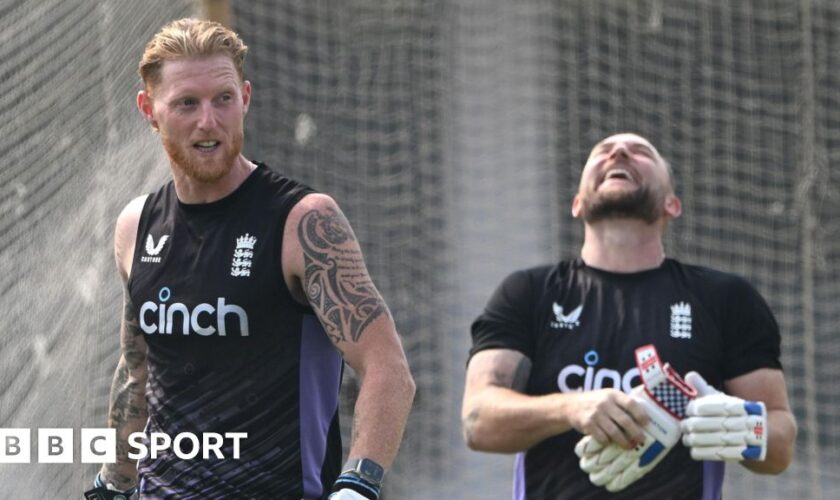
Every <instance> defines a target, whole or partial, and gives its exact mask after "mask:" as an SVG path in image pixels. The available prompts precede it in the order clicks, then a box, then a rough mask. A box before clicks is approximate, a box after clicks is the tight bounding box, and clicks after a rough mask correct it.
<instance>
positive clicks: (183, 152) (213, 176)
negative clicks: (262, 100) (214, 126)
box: [161, 129, 245, 184]
mask: <svg viewBox="0 0 840 500" xmlns="http://www.w3.org/2000/svg"><path fill="white" fill-rule="evenodd" d="M244 138H245V136H244V133H243V131H242V129H240V130H238V131H237V132H235V133H234V134H233V135H232V136H231V143H230V147H229V148H228V149H227V150H226V152H225V154H224V155H223V156H222V157H221V158H201V157H200V156H198V155H199V154H200V153H195V154H191V153H192V152H191V151H187V149H186V148H184V147H182V146H181V145H179V144H176V143H174V142H172V141H170V140H169V138H168V137H166V136H162V137H161V140H162V141H163V148H164V149H165V150H166V154H167V155H168V156H169V159H170V161H171V162H172V163H173V164H174V165H175V167H176V168H178V169H179V170H181V171H182V172H183V173H184V174H186V175H187V176H188V177H190V178H191V179H194V180H196V181H198V182H201V183H204V184H210V183H213V182H216V181H218V180H219V179H221V178H223V177H224V176H226V175H227V174H228V173H229V172H230V171H231V169H233V164H234V162H235V161H236V158H237V157H239V153H241V152H242V143H243V142H244Z"/></svg>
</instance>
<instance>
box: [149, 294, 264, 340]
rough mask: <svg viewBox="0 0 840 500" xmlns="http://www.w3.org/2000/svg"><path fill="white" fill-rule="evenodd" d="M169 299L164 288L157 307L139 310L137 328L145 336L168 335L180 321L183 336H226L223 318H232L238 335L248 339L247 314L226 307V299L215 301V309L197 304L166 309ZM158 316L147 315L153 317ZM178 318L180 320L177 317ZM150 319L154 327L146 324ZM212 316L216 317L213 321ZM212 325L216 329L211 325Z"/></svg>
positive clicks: (235, 308)
mask: <svg viewBox="0 0 840 500" xmlns="http://www.w3.org/2000/svg"><path fill="white" fill-rule="evenodd" d="M171 297H172V291H171V290H169V288H167V287H163V288H161V289H160V292H159V293H158V299H160V302H161V303H160V304H155V303H154V302H151V301H149V302H144V303H143V305H142V306H140V328H142V329H143V331H144V332H146V333H147V334H149V335H151V334H154V333H163V334H171V333H172V330H173V326H174V325H175V324H176V323H175V321H176V320H178V319H180V321H181V332H182V334H183V335H189V334H190V333H192V332H195V333H197V334H199V335H203V336H205V337H206V336H209V335H213V334H214V333H216V332H219V336H220V337H224V336H225V335H227V327H226V325H225V316H227V315H229V314H235V315H236V316H237V317H238V319H239V331H240V332H241V335H242V336H243V337H247V336H248V314H247V313H246V312H245V309H242V308H241V307H239V306H237V305H234V304H225V298H224V297H219V299H218V300H217V301H216V307H213V306H212V305H210V304H198V305H197V306H195V308H194V309H193V310H192V311H190V309H189V308H188V307H187V306H186V305H184V304H182V303H180V302H175V303H173V304H169V305H167V304H166V302H167V301H168V300H169V299H170V298H171ZM155 312H157V315H150V314H149V313H155ZM176 315H179V317H176ZM149 316H151V320H152V321H157V322H156V323H149V322H148V321H147V318H148V317H149ZM202 316H208V317H209V321H208V319H203V318H202ZM214 316H215V317H214ZM214 322H215V326H213V325H214Z"/></svg>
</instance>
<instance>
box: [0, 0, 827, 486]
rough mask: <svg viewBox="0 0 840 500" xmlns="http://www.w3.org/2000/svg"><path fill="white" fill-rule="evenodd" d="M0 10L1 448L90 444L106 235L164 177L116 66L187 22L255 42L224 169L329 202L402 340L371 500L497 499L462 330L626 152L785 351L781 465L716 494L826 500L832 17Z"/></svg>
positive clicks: (340, 1) (212, 5)
mask: <svg viewBox="0 0 840 500" xmlns="http://www.w3.org/2000/svg"><path fill="white" fill-rule="evenodd" d="M214 9H215V10H214ZM0 13H2V15H0V33H3V39H4V43H3V44H0V61H2V63H0V74H2V75H3V76H2V78H0V90H2V91H0V109H2V110H3V111H4V113H3V117H4V119H3V120H2V121H0V153H2V158H3V163H2V166H0V311H2V313H3V314H2V315H0V427H4V428H7V427H28V428H33V429H35V428H38V427H85V426H86V427H90V426H94V425H102V424H104V422H105V412H106V403H107V398H108V390H109V385H110V379H111V375H112V373H113V366H114V364H115V363H116V352H117V322H118V319H119V314H120V313H119V304H120V301H121V297H120V294H121V291H120V288H119V281H118V278H117V275H116V272H115V271H114V266H113V259H112V250H111V238H112V230H113V229H112V226H113V222H114V219H115V218H116V216H117V214H118V213H119V210H120V209H121V207H122V206H123V205H124V204H125V203H126V202H127V201H128V200H129V199H131V198H132V197H133V196H135V195H137V194H139V193H142V192H148V191H151V190H152V189H154V188H155V187H156V186H157V185H159V184H160V183H161V182H162V181H163V180H164V179H166V176H167V165H166V162H165V159H164V158H163V157H162V154H161V151H160V148H159V145H158V144H157V138H156V137H155V136H154V135H152V134H151V133H150V132H149V130H148V128H147V126H146V125H145V124H143V123H142V121H141V120H140V119H139V117H138V116H137V114H136V112H135V110H134V95H135V93H136V91H137V90H138V89H139V83H138V79H137V77H136V74H135V69H136V64H137V60H138V58H139V56H140V53H141V51H142V46H143V44H144V43H145V41H146V40H148V39H149V37H150V36H151V35H152V34H153V33H154V32H155V31H156V30H157V29H158V28H159V27H160V26H161V25H163V24H164V23H165V22H166V21H168V20H171V19H176V18H178V17H181V16H184V15H189V14H199V13H200V14H202V15H206V16H209V17H211V18H214V19H219V20H221V21H222V22H224V23H225V24H228V25H230V26H232V27H233V28H234V29H236V30H237V31H239V32H240V33H241V34H242V36H243V37H244V39H245V41H246V42H247V43H248V45H249V46H250V47H251V51H250V54H249V56H248V60H247V66H246V72H247V77H248V78H249V79H250V80H251V81H252V82H253V83H254V101H253V103H252V107H251V110H250V112H249V116H248V118H247V132H246V136H247V140H246V154H247V156H248V157H249V158H252V159H255V160H261V161H264V162H266V163H268V164H270V165H271V166H273V167H274V168H276V169H278V170H280V171H282V172H284V173H286V174H289V175H290V176H292V177H295V178H298V179H301V180H304V181H305V182H307V183H309V184H311V185H312V186H313V187H315V188H317V189H319V190H321V191H324V192H327V193H330V194H332V195H333V196H334V197H335V198H336V199H337V200H338V202H339V203H340V204H341V206H342V207H343V208H344V209H345V211H346V213H347V215H348V217H349V218H350V220H351V221H352V223H353V225H354V227H355V229H356V233H357V236H358V237H359V239H360V241H361V243H362V248H363V249H364V251H365V253H366V256H367V261H368V264H369V267H370V270H371V273H372V275H373V277H374V279H375V281H376V282H377V284H378V285H379V288H380V290H381V291H382V293H383V295H384V296H385V298H386V300H387V302H388V303H389V305H390V307H391V310H392V313H393V314H394V316H395V319H396V321H397V325H398V329H399V331H400V333H401V334H402V336H403V338H404V342H405V347H406V350H407V353H408V356H409V361H410V363H411V365H412V369H413V372H414V375H415V378H416V381H417V383H418V396H417V401H416V404H415V411H414V413H413V414H412V417H411V420H410V422H409V427H408V430H407V432H406V438H405V441H404V444H403V446H402V450H401V454H400V456H399V457H398V460H397V463H396V464H395V467H394V470H393V471H392V472H391V473H390V474H389V477H388V479H387V481H386V490H385V497H386V498H392V499H413V498H447V499H470V500H471V499H477V498H481V499H485V498H487V499H496V498H498V499H503V498H509V494H510V484H511V474H512V472H511V460H510V458H509V457H503V456H491V455H480V454H476V453H472V452H469V451H467V450H466V449H465V447H464V445H463V444H462V441H461V438H460V430H459V427H458V426H459V411H460V396H461V390H462V385H463V376H464V363H465V360H466V352H467V348H468V327H469V323H470V321H471V320H472V319H473V317H474V316H475V315H476V314H477V313H478V312H479V310H480V308H481V307H482V306H483V303H484V302H485V300H486V299H487V297H488V295H489V294H490V293H491V291H492V288H493V286H495V284H497V283H498V282H499V280H500V279H501V278H502V277H503V276H504V275H505V274H506V273H508V272H510V271H511V270H513V269H515V268H517V267H523V266H527V265H530V264H534V265H536V264H540V263H545V262H550V261H553V260H556V259H557V258H560V257H569V256H574V255H575V254H576V253H577V251H578V247H579V244H580V241H581V239H580V236H581V231H580V228H579V224H578V223H576V222H575V221H572V220H571V219H570V217H569V216H568V206H569V203H570V202H571V198H572V195H573V194H574V192H575V190H576V187H577V182H578V174H579V170H580V167H581V166H582V164H583V162H584V160H585V158H586V155H587V154H588V150H589V148H590V147H591V146H592V145H593V144H594V143H595V142H596V141H597V140H599V139H601V138H603V137H604V136H606V135H608V134H610V133H613V132H617V131H623V130H633V131H637V132H639V133H642V134H643V135H646V136H648V137H650V138H651V140H652V141H653V142H654V143H655V144H656V145H657V146H658V147H659V148H660V150H661V152H662V153H663V154H664V155H665V156H666V157H667V158H668V159H669V160H670V162H671V163H672V165H673V167H674V170H675V174H676V180H677V191H678V194H679V195H680V196H681V198H682V200H683V205H684V212H685V213H684V216H683V217H682V218H681V219H679V220H677V221H675V222H674V223H673V224H672V225H671V228H670V235H669V237H668V240H667V252H668V253H669V254H670V255H673V256H676V257H678V258H680V259H682V260H684V261H688V262H695V263H699V264H704V265H709V266H712V267H718V268H721V269H724V270H728V271H733V272H736V273H739V274H742V275H744V276H746V277H747V278H748V279H749V280H750V281H751V282H752V283H754V284H755V285H756V286H757V288H758V289H759V290H760V291H761V292H762V294H763V295H764V296H765V297H767V299H768V301H769V302H770V305H771V307H772V309H773V310H774V312H775V313H776V315H777V317H778V320H779V322H780V326H781V329H782V332H783V352H784V356H783V363H784V365H785V370H786V375H787V377H788V382H789V388H788V389H789V393H790V396H791V404H792V405H793V408H794V412H795V414H796V416H797V418H798V420H799V424H800V434H799V439H798V443H797V454H796V458H795V461H794V464H793V465H792V466H791V468H790V470H789V471H788V472H786V473H785V474H784V475H783V476H781V477H778V478H774V477H757V476H753V475H751V474H749V473H746V472H744V471H742V470H741V469H740V468H739V467H737V466H730V467H729V468H728V476H727V477H728V479H727V481H728V482H727V486H726V488H727V489H726V491H725V493H726V496H727V498H767V499H788V498H799V499H818V498H835V497H838V496H840V472H838V471H840V451H838V450H840V431H839V430H838V429H840V384H837V383H836V382H835V380H836V378H837V377H838V374H840V372H838V368H837V366H838V365H837V362H836V360H837V359H838V357H840V336H838V329H837V325H838V324H840V306H838V305H839V304H840V223H838V217H839V216H840V168H836V167H835V166H834V165H835V164H837V163H838V162H840V139H838V138H840V99H839V98H838V97H837V95H838V94H837V89H838V88H840V69H838V68H840V5H837V4H835V3H833V2H821V1H813V0H803V1H800V2H786V1H775V2H756V1H742V2H730V1H728V0H710V1H706V2H696V1H694V0H668V1H665V0H630V1H624V2H617V1H613V0H592V1H585V2H584V1H578V0H561V1H557V0H552V1H549V0H520V1H517V2H509V1H503V0H458V1H451V0H436V1H426V2H421V1H416V0H384V1H383V0H352V1H344V0H325V1H320V2H312V1H302V0H300V1H298V0H283V1H281V0H253V1H248V2H226V1H223V0H210V1H208V2H191V1H183V2H154V8H150V7H149V3H147V2H131V1H128V0H113V1H109V2H90V1H86V0H61V1H59V0H37V1H35V0H23V1H16V2H11V3H9V4H8V5H6V6H4V7H0ZM354 385H355V381H354V378H353V377H352V376H348V377H347V378H346V387H345V389H346V391H345V393H346V395H347V396H346V398H345V401H344V408H345V412H344V413H345V415H344V417H343V424H344V425H345V427H346V426H349V424H350V419H349V413H348V412H349V408H350V407H351V404H352V395H353V389H354ZM345 434H346V436H347V437H348V438H349V433H345ZM347 440H348V439H346V441H347ZM94 471H95V466H83V465H80V464H78V463H77V464H75V465H72V466H70V465H68V466H48V465H38V464H29V465H9V464H0V485H2V488H3V494H2V496H8V497H10V498H30V497H37V496H54V497H68V498H69V497H73V496H76V495H78V494H79V492H80V491H81V489H82V488H84V487H86V486H87V485H88V484H89V481H90V479H91V477H92V475H93V472H94Z"/></svg>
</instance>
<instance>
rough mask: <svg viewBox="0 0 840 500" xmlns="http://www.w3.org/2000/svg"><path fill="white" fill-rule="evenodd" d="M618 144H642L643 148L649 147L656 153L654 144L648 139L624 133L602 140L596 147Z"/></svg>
mask: <svg viewBox="0 0 840 500" xmlns="http://www.w3.org/2000/svg"><path fill="white" fill-rule="evenodd" d="M618 143H625V144H640V145H642V146H647V147H649V148H650V149H652V150H654V151H656V148H655V147H654V146H653V144H651V143H650V141H648V140H647V139H645V138H644V137H642V136H640V135H636V134H631V133H622V134H615V135H611V136H609V137H607V138H606V139H604V140H602V141H601V142H599V143H598V144H596V145H595V148H598V147H599V146H611V145H613V144H618Z"/></svg>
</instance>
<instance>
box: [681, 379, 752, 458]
mask: <svg viewBox="0 0 840 500" xmlns="http://www.w3.org/2000/svg"><path fill="white" fill-rule="evenodd" d="M685 380H686V382H688V383H689V384H691V386H692V387H694V388H695V389H697V393H698V394H699V396H700V397H698V398H697V399H696V400H694V401H692V402H691V403H690V404H689V405H688V408H687V409H686V414H687V417H688V418H686V419H685V420H683V421H682V424H681V427H682V431H683V445H685V446H686V447H688V448H690V449H691V458H693V459H695V460H725V461H732V462H739V461H741V460H764V459H765V457H766V456H767V409H766V408H765V406H764V403H762V402H760V401H746V400H743V399H741V398H738V397H735V396H729V395H727V394H724V393H722V392H720V391H718V390H717V389H715V388H714V387H712V386H710V385H709V384H708V383H707V382H706V381H705V380H704V379H703V377H701V376H700V374H699V373H696V372H690V373H688V374H687V375H686V376H685Z"/></svg>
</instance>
